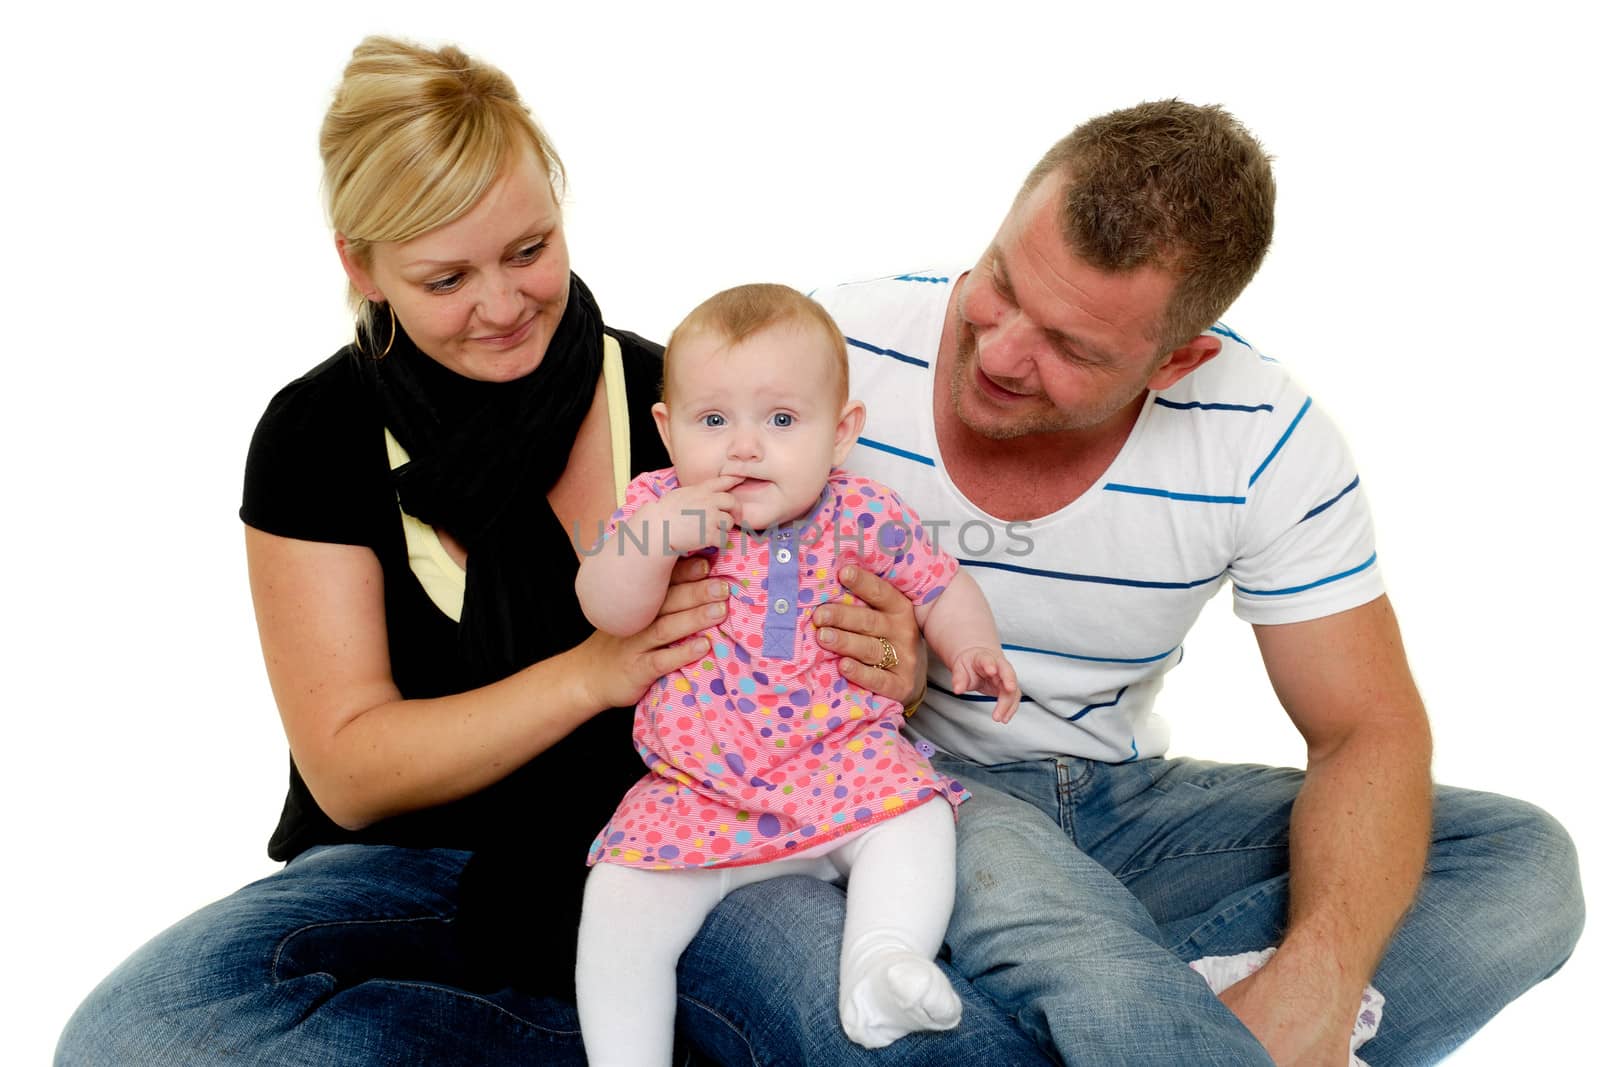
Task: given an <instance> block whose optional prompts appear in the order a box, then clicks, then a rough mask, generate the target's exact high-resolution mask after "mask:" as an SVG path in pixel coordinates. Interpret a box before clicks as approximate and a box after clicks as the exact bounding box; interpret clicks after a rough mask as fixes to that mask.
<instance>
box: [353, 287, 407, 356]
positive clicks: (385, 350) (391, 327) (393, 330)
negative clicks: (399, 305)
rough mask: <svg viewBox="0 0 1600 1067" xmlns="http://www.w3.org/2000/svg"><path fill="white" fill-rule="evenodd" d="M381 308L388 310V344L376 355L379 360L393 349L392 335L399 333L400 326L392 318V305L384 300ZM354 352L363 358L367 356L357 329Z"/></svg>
mask: <svg viewBox="0 0 1600 1067" xmlns="http://www.w3.org/2000/svg"><path fill="white" fill-rule="evenodd" d="M369 303H370V301H369ZM383 306H384V307H386V308H388V309H389V343H388V344H386V345H384V346H383V351H382V352H379V353H378V358H379V359H382V358H383V357H384V356H387V355H388V354H389V350H390V349H391V348H393V347H394V335H395V334H396V333H398V332H400V325H399V323H398V322H397V321H396V320H395V317H394V305H393V304H391V303H389V302H388V301H387V300H385V301H384V302H383ZM356 351H357V352H360V353H361V354H362V355H363V356H364V355H366V354H367V350H366V349H365V348H363V347H362V345H361V331H360V330H359V329H358V330H356Z"/></svg>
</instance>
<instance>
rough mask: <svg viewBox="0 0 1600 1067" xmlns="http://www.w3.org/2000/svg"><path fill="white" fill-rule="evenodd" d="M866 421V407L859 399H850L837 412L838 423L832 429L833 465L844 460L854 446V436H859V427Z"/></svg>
mask: <svg viewBox="0 0 1600 1067" xmlns="http://www.w3.org/2000/svg"><path fill="white" fill-rule="evenodd" d="M866 422H867V407H866V405H865V404H863V403H862V402H861V401H859V400H852V401H850V402H849V403H847V404H846V405H845V406H844V410H843V411H841V412H839V425H838V426H837V427H835V428H834V431H833V465H834V466H835V467H837V466H838V465H839V464H841V463H843V462H844V457H846V456H848V455H849V454H850V450H851V449H852V448H854V447H855V446H856V438H858V437H860V436H861V428H862V427H863V426H865V425H866Z"/></svg>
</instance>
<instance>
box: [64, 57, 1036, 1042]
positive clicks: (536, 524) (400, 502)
mask: <svg viewBox="0 0 1600 1067" xmlns="http://www.w3.org/2000/svg"><path fill="white" fill-rule="evenodd" d="M322 155H323V161H324V167H325V183H326V190H327V196H328V206H329V213H330V217H331V220H332V223H333V227H334V229H335V231H336V238H335V239H336V245H337V249H338V253H339V257H340V260H341V262H342V263H343V264H344V267H345V270H346V272H347V274H348V276H349V279H350V283H351V289H352V294H353V296H354V297H355V298H356V299H357V302H358V305H359V312H360V313H359V319H360V321H359V324H358V327H357V332H356V340H355V342H354V343H353V344H352V345H350V346H347V347H346V348H345V349H342V350H341V351H340V352H338V353H337V354H335V355H334V356H333V357H332V358H331V359H329V360H328V361H326V362H324V363H322V364H321V365H319V366H318V367H316V368H315V369H313V370H312V371H310V372H309V373H308V374H306V375H305V376H304V377H302V378H300V379H299V380H297V381H295V382H293V383H291V384H290V385H289V386H288V387H286V388H285V389H284V390H283V391H282V392H280V393H279V394H278V395H277V397H275V398H274V399H273V401H272V403H271V404H270V405H269V406H268V409H267V412H266V414H265V415H264V416H263V418H262V420H261V423H260V425H259V426H258V428H257V431H256V436H255V439H254V441H253V443H252V446H251V450H250V457H249V460H248V463H247V467H246V475H245V491H244V506H243V507H242V509H241V515H242V517H243V519H244V521H245V523H246V548H247V555H248V559H249V569H250V581H251V590H252V593H253V596H254V600H255V606H256V615H257V623H258V626H259V628H260V633H261V643H262V650H263V653H264V655H265V657H266V662H267V671H268V676H269V678H270V680H271V683H272V688H273V693H274V695H275V697H276V699H277V703H278V707H279V710H280V712H281V715H282V718H283V723H284V729H285V732H286V734H287V736H288V740H289V747H290V752H291V757H292V758H291V763H290V784H289V793H288V798H287V800H286V801H285V804H284V809H283V814H282V817H281V819H280V822H279V824H278V828H277V831H276V833H274V835H273V837H272V840H271V843H270V845H269V852H270V854H271V855H272V856H273V857H274V858H276V859H279V860H283V861H286V866H285V867H284V869H283V870H282V871H280V872H279V873H277V874H274V875H272V876H271V877H268V878H266V879H263V880H262V881H260V882H257V883H255V884H253V885H250V886H247V887H245V888H244V889H242V890H240V891H239V892H237V893H235V894H233V895H232V896H230V897H227V898H225V899H224V900H221V901H219V902H217V903H216V904H213V905H211V906H210V907H208V908H205V909H203V910H202V911H200V912H198V913H196V914H195V915H193V916H190V917H189V918H188V919H185V920H184V921H182V922H180V923H179V924H178V925H176V926H174V927H173V928H172V929H170V930H168V931H167V932H165V933H164V934H162V935H160V936H159V937H158V938H156V939H155V940H154V941H152V942H151V943H150V944H148V945H146V946H145V947H144V948H143V949H141V950H140V951H139V952H137V953H136V954H135V955H134V956H133V957H132V958H130V959H129V960H128V961H127V962H126V963H124V964H123V965H122V966H121V967H119V968H118V969H117V970H116V971H115V972H114V973H113V974H112V975H111V976H110V977H108V978H107V979H106V980H105V981H104V982H103V983H101V985H100V986H99V987H98V988H97V989H96V990H95V991H94V992H93V993H92V994H91V995H90V997H89V998H88V1000H87V1001H85V1003H84V1004H83V1006H82V1007H80V1008H79V1010H78V1012H77V1013H76V1014H75V1015H74V1017H73V1019H72V1020H71V1022H70V1023H69V1024H68V1026H67V1029H66V1032H65V1033H64V1034H63V1035H62V1039H61V1044H60V1047H59V1049H58V1062H62V1063H95V1064H101V1063H113V1062H116V1063H141V1064H151V1063H169V1062H170V1063H185V1064H193V1063H203V1062H209V1061H210V1060H212V1059H228V1060H229V1061H231V1062H237V1061H245V1062H262V1063H275V1064H276V1063H301V1062H323V1063H405V1062H447V1063H472V1062H488V1063H499V1062H523V1063H582V1062H583V1052H582V1045H581V1041H580V1039H579V1036H578V1026H577V1019H576V1014H575V1012H574V1010H573V1008H572V1006H571V1003H570V1001H571V984H572V963H573V941H574V936H575V931H576V928H577V917H578V908H579V899H580V893H581V888H582V880H583V876H584V873H585V864H584V857H585V854H586V850H587V846H588V844H589V841H590V839H591V838H592V836H593V834H594V833H595V831H596V829H597V828H598V827H599V826H600V825H601V824H603V823H604V821H605V818H606V816H607V815H608V814H609V812H610V811H611V810H612V808H613V807H614V805H615V804H616V801H617V799H618V798H619V797H621V796H622V794H623V793H624V792H625V791H626V790H627V788H628V786H629V785H630V784H631V783H632V781H633V780H634V779H635V778H636V777H637V776H638V773H639V767H638V763H637V760H636V757H635V756H634V755H633V753H632V746H631V743H630V737H629V731H630V723H631V707H632V705H633V704H634V703H635V702H636V701H637V700H638V698H639V697H640V695H641V694H642V693H643V692H644V690H645V688H646V687H647V686H648V685H649V684H650V683H651V682H652V681H653V680H654V679H655V678H657V677H658V676H660V675H661V674H663V673H665V672H667V671H670V670H673V669H675V668H678V667H681V666H683V665H684V664H686V663H687V662H689V661H690V660H693V659H694V658H696V657H697V656H699V655H701V654H702V653H703V652H704V651H705V642H704V640H703V639H700V638H695V639H693V640H685V639H687V638H690V637H691V636H692V635H694V634H695V633H696V632H697V631H698V630H700V629H702V628H703V627H705V626H707V625H709V624H710V623H712V622H714V621H715V620H716V619H717V618H719V617H720V615H721V613H722V610H723V605H722V603H721V597H723V596H725V595H726V593H725V590H716V589H713V588H710V586H711V584H712V583H707V582H701V583H695V582H688V581H686V582H684V583H683V584H679V585H677V586H676V587H675V588H674V590H673V592H672V593H671V594H670V595H669V597H668V599H667V602H666V604H665V605H664V607H663V611H662V615H661V617H660V618H659V619H658V620H657V621H656V622H655V623H654V624H653V625H652V626H650V627H649V628H647V629H646V630H645V631H644V633H642V634H640V635H638V636H636V637H634V638H629V639H626V640H619V639H616V638H612V637H609V636H607V635H605V634H601V633H597V632H594V631H593V630H592V629H591V628H590V627H589V626H588V624H587V623H586V622H585V621H584V619H583V617H582V614H581V612H580V611H579V609H578V606H577V601H576V598H575V597H574V594H573V577H574V575H575V574H576V571H577V564H578V557H577V554H576V551H575V548H574V546H573V543H572V542H573V534H574V533H575V532H577V533H580V535H581V531H585V530H595V529H597V528H598V527H599V525H600V524H601V523H602V522H603V521H604V520H605V519H606V517H607V516H609V515H610V513H611V512H612V511H613V510H614V509H615V507H616V506H617V503H618V501H619V497H620V492H621V489H622V487H623V486H624V485H626V483H627V482H628V481H629V479H630V478H631V477H632V476H633V475H635V474H637V473H639V472H641V471H645V470H650V469H654V468H658V467H662V466H665V465H666V463H667V457H666V455H665V452H664V451H663V450H662V448H661V445H660V442H659V440H658V438H657V435H656V433H655V431H654V426H653V422H652V419H651V416H650V412H649V408H650V405H651V403H653V402H654V400H655V399H656V387H657V383H658V380H659V375H660V363H659V349H657V348H656V347H655V346H653V345H650V344H649V343H647V342H644V341H642V340H641V339H639V338H637V337H634V336H632V335H630V334H625V333H620V332H617V331H610V330H607V329H606V328H605V327H604V326H603V325H602V322H601V318H600V313H599V309H598V308H597V306H596V305H595V302H594V300H593V298H592V297H591V296H590V295H589V293H588V290H587V289H586V288H585V287H584V286H583V284H582V283H581V282H580V281H579V280H578V279H577V278H576V277H575V276H573V275H571V274H570V271H569V267H568V258H567V250H566V245H565V240H564V233H563V229H562V220H561V211H560V207H559V201H558V196H557V193H558V189H559V183H560V180H561V176H562V171H561V165H560V162H559V160H558V158H557V157H556V154H555V152H554V150H553V149H552V148H551V147H550V145H549V144H548V142H547V141H546V140H545V138H544V136H543V134H542V133H541V131H540V130H539V129H538V127H537V126H536V125H535V124H534V123H533V121H532V120H531V118H530V117H529V115H528V113H527V111H526V109H525V108H524V107H523V105H522V104H521V102H520V101H519V99H518V98H517V95H516V92H515V89H514V88H513V87H512V85H511V84H510V82H509V81H508V80H507V79H506V78H505V76H504V75H502V74H501V73H500V72H499V71H497V70H494V69H493V68H490V67H487V66H484V65H482V64H479V63H476V62H474V61H472V60H470V59H469V58H468V57H466V56H464V55H462V54H461V53H460V52H459V51H457V50H455V49H453V48H445V49H441V50H439V51H428V50H423V49H419V48H416V47H413V46H410V45H407V44H404V43H401V42H396V41H392V40H387V39H382V38H369V39H368V40H367V41H365V42H363V43H362V44H361V46H360V47H358V48H357V49H356V52H355V55H354V57H353V59H352V61H351V63H350V65H349V67H348V68H347V69H346V71H345V77H344V81H343V82H342V84H341V86H340V88H339V91H338V93H337V94H336V96H335V99H334V102H333V105H332V107H331V108H330V110H329V112H328V115H327V118H326V120H325V122H324V125H323V130H322ZM702 566H703V565H702V564H699V563H695V564H684V565H682V568H681V573H680V577H681V578H683V579H688V578H693V577H697V576H698V575H699V573H703V571H700V572H697V571H696V570H694V568H696V567H702ZM865 582H866V583H867V584H862V585H860V586H859V587H858V589H857V591H858V592H859V593H860V594H861V595H862V596H863V598H864V599H865V600H867V602H868V603H872V602H874V601H875V600H877V599H878V598H879V590H878V588H877V586H876V584H875V582H874V581H873V580H872V579H870V578H868V579H865ZM889 603H893V602H892V601H889ZM899 604H900V605H903V604H904V601H903V600H900V601H899ZM858 618H859V616H858ZM838 621H839V622H841V623H847V622H849V621H850V620H848V619H841V620H838ZM874 625H876V626H879V627H881V628H882V629H881V632H883V633H885V634H886V635H887V636H888V637H889V639H891V640H892V641H893V642H894V643H896V644H898V645H899V646H900V647H901V648H906V647H911V642H914V641H915V640H917V638H916V634H915V630H914V628H913V626H912V624H911V621H910V618H909V614H908V613H907V612H905V611H903V610H899V611H896V612H892V613H891V614H890V615H887V616H883V617H880V618H878V619H876V620H875V622H874ZM680 641H681V642H683V643H682V644H679V643H678V642H680ZM836 641H837V642H838V643H837V645H836V647H837V648H838V649H839V650H840V651H841V652H843V653H845V654H847V655H857V656H861V657H869V656H870V657H871V658H872V659H873V660H876V659H877V657H878V650H879V648H880V644H879V642H878V640H877V639H876V638H869V637H865V636H863V635H860V634H850V633H841V634H840V635H839V637H838V638H837V639H836ZM906 658H907V659H910V658H911V657H906ZM850 670H851V671H852V672H854V673H855V675H856V677H858V679H859V680H861V681H862V682H863V683H864V684H867V685H869V686H871V687H873V688H876V689H880V690H882V691H883V692H885V694H886V695H890V696H894V697H896V698H902V699H903V698H904V697H905V696H907V695H908V694H909V693H910V692H911V689H912V675H911V672H910V671H908V670H905V669H902V670H901V672H900V673H899V674H898V675H889V674H887V673H884V672H880V671H876V670H875V669H872V668H866V667H862V666H861V665H860V664H859V663H853V664H851V665H850ZM794 882H795V880H784V881H782V882H774V883H771V884H769V885H767V886H763V887H760V892H758V893H751V892H746V893H741V894H735V895H734V896H733V897H732V898H730V899H729V900H728V901H727V902H726V903H725V904H724V905H723V906H722V907H721V908H719V909H718V910H717V912H716V913H714V914H713V916H712V918H711V920H710V921H708V923H707V925H706V928H705V929H704V931H703V932H702V934H701V935H700V937H699V939H698V940H697V941H696V942H695V944H694V945H693V946H691V948H690V950H689V951H688V952H687V953H686V954H685V956H684V959H683V963H682V967H681V981H680V989H681V998H680V1008H679V1018H680V1019H681V1020H682V1026H683V1028H684V1029H685V1030H686V1031H687V1032H688V1034H689V1036H690V1037H691V1038H692V1040H693V1041H694V1043H695V1044H696V1045H698V1046H700V1047H701V1048H702V1049H703V1050H705V1051H706V1052H707V1053H708V1054H709V1055H711V1056H712V1057H713V1058H716V1059H719V1060H725V1059H738V1060H739V1061H740V1062H744V1063H748V1062H751V1060H752V1059H754V1060H755V1061H756V1062H774V1061H777V1060H779V1059H800V1060H802V1061H804V1060H809V1061H811V1062H825V1063H850V1062H853V1061H854V1059H855V1058H856V1057H858V1056H861V1055H864V1054H863V1053H861V1052H860V1050H858V1049H856V1047H855V1046H853V1045H851V1044H850V1043H849V1042H848V1041H847V1040H846V1039H845V1038H844V1035H843V1033H842V1032H840V1031H839V1030H838V1028H837V1025H836V1024H833V1023H831V1020H832V1011H833V996H834V994H833V993H832V992H831V991H830V990H829V988H828V984H829V982H830V981H833V980H835V975H834V973H833V971H834V966H835V964H834V961H835V960H836V959H837V953H838V942H837V938H838V936H839V930H840V927H841V925H842V906H841V903H840V901H841V897H840V894H839V893H838V891H837V890H836V889H834V888H832V887H827V886H821V885H814V886H806V885H796V884H793V883H794ZM773 961H781V963H775V962H773ZM952 977H954V976H952ZM955 984H956V987H957V989H958V990H959V991H960V992H961V993H962V995H963V997H964V999H965V1000H966V1001H967V1006H966V1011H967V1016H966V1021H965V1022H964V1023H963V1024H962V1026H961V1028H960V1029H959V1030H958V1031H956V1032H955V1033H954V1034H951V1035H939V1036H931V1035H930V1037H929V1038H928V1039H927V1041H929V1042H931V1041H937V1042H939V1044H937V1045H933V1044H928V1043H925V1042H924V1041H923V1040H922V1039H912V1040H907V1041H903V1042H900V1043H898V1044H897V1045H896V1046H895V1047H894V1049H892V1050H890V1053H891V1055H889V1056H888V1057H884V1056H878V1057H876V1058H875V1059H874V1061H873V1062H880V1063H881V1062H905V1063H928V1062H947V1061H955V1060H957V1059H960V1058H966V1057H978V1056H988V1057H990V1058H992V1059H998V1060H999V1061H1000V1062H1008V1063H1020V1062H1031V1061H1033V1060H1034V1059H1037V1057H1038V1055H1039V1054H1038V1053H1036V1052H1035V1051H1034V1050H1033V1049H1032V1046H1031V1045H1030V1044H1029V1043H1028V1042H1027V1041H1026V1040H1025V1039H1024V1038H1022V1037H1021V1035H1020V1034H1019V1033H1017V1032H1016V1031H1015V1030H1014V1028H1012V1027H1011V1026H1010V1025H1009V1024H1007V1023H1006V1022H1005V1021H1004V1020H1002V1019H1000V1018H999V1016H998V1014H997V1012H996V1010H995V1009H994V1008H993V1006H992V1005H989V1004H988V1003H987V1002H985V1001H983V1000H982V998H981V997H977V996H976V995H975V994H974V993H973V992H972V990H971V987H970V986H967V985H965V984H964V983H962V982H960V981H959V979H956V980H955ZM818 1019H829V1020H830V1025H829V1026H819V1025H816V1023H815V1020H818ZM1040 1062H1043V1061H1042V1060H1041V1061H1040Z"/></svg>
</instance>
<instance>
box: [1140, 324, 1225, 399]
mask: <svg viewBox="0 0 1600 1067" xmlns="http://www.w3.org/2000/svg"><path fill="white" fill-rule="evenodd" d="M1220 351H1222V340H1221V339H1220V338H1219V337H1217V336H1216V335H1215V334H1209V333H1203V334H1201V335H1200V336H1199V337H1195V338H1192V339H1191V340H1190V341H1189V342H1188V343H1187V344H1182V345H1179V346H1178V347H1177V348H1174V349H1173V350H1172V351H1171V352H1168V353H1167V358H1166V359H1164V360H1162V361H1161V363H1160V364H1159V365H1157V367H1156V371H1155V373H1154V374H1152V375H1151V376H1150V384H1149V386H1148V388H1150V389H1154V390H1161V389H1166V388H1168V387H1170V386H1173V385H1176V384H1178V382H1180V381H1182V380H1183V378H1184V376H1185V375H1187V374H1188V373H1189V372H1190V371H1193V370H1196V369H1198V368H1199V367H1200V366H1201V365H1203V364H1204V363H1206V362H1207V361H1208V360H1210V359H1211V357H1212V356H1214V355H1216V354H1217V353H1218V352H1220Z"/></svg>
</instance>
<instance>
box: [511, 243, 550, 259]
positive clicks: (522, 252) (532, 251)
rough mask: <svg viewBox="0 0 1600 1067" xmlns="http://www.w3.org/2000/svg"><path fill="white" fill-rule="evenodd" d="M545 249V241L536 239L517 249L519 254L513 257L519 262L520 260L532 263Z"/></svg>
mask: <svg viewBox="0 0 1600 1067" xmlns="http://www.w3.org/2000/svg"><path fill="white" fill-rule="evenodd" d="M543 251H544V242H543V241H534V242H533V243H532V244H527V245H524V246H522V247H521V248H519V249H517V254H516V255H515V256H513V257H512V258H514V259H515V260H517V262H519V263H531V262H533V261H534V260H535V259H538V258H539V253H540V252H543Z"/></svg>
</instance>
